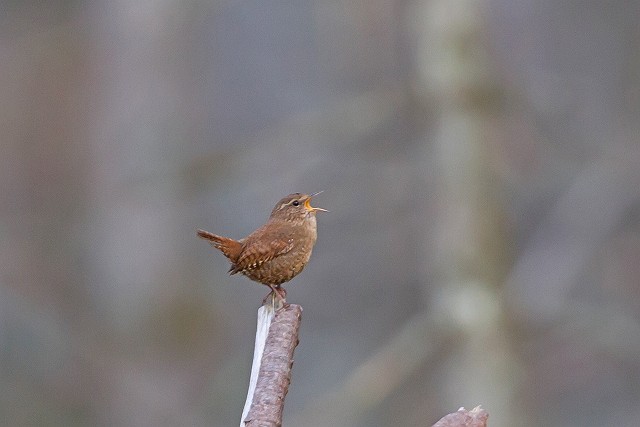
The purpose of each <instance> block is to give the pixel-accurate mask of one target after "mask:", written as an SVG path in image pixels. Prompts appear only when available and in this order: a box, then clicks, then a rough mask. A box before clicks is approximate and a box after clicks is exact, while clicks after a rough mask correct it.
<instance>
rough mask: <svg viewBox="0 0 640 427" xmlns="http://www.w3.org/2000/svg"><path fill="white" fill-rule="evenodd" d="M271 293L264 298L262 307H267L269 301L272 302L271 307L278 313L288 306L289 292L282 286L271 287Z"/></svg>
mask: <svg viewBox="0 0 640 427" xmlns="http://www.w3.org/2000/svg"><path fill="white" fill-rule="evenodd" d="M269 287H270V288H271V292H269V294H268V295H267V296H266V297H264V299H263V300H262V305H266V304H267V302H268V301H269V300H271V301H270V302H271V306H272V307H273V311H278V310H280V309H281V308H282V307H284V306H285V305H287V291H286V290H285V289H284V288H281V287H280V286H271V285H269Z"/></svg>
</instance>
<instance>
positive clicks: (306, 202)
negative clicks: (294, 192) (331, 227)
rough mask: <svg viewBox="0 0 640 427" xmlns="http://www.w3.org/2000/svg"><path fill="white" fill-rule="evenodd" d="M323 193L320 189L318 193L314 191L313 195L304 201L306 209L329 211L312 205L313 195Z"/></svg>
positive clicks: (310, 210)
mask: <svg viewBox="0 0 640 427" xmlns="http://www.w3.org/2000/svg"><path fill="white" fill-rule="evenodd" d="M320 193H322V191H318V192H317V193H313V194H312V195H310V196H309V198H308V199H307V200H305V201H304V207H305V209H307V210H308V211H309V212H316V211H320V212H329V211H328V210H326V209H322V208H314V207H313V206H311V198H312V197H313V196H317V195H318V194H320Z"/></svg>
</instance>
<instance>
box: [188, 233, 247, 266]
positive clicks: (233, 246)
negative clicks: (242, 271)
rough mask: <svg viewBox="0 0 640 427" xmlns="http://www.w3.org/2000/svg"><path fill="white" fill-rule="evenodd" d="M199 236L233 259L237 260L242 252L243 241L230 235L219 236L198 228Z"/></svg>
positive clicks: (232, 260) (233, 260)
mask: <svg viewBox="0 0 640 427" xmlns="http://www.w3.org/2000/svg"><path fill="white" fill-rule="evenodd" d="M198 237H200V238H202V239H205V240H207V241H208V242H209V243H211V245H212V246H213V247H214V248H216V249H220V251H221V252H222V253H223V254H224V256H226V257H227V258H229V260H231V262H236V260H237V259H238V257H239V256H240V252H242V243H240V242H238V241H237V240H233V239H230V238H228V237H223V236H218V235H216V234H213V233H209V232H208V231H205V230H198Z"/></svg>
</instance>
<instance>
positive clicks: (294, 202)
mask: <svg viewBox="0 0 640 427" xmlns="http://www.w3.org/2000/svg"><path fill="white" fill-rule="evenodd" d="M291 204H292V205H293V206H300V202H299V201H297V200H294V201H293V202H291Z"/></svg>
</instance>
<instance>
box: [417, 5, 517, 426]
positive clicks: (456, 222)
mask: <svg viewBox="0 0 640 427" xmlns="http://www.w3.org/2000/svg"><path fill="white" fill-rule="evenodd" d="M484 7H485V4H484V2H482V1H478V0H454V1H449V0H439V1H434V2H428V3H424V5H423V6H422V7H421V8H420V13H419V14H418V15H419V16H420V18H419V20H420V22H421V24H422V25H421V26H420V27H419V30H418V35H419V40H420V41H419V44H420V60H421V61H420V67H419V73H420V74H419V75H420V77H421V79H420V80H421V84H420V85H418V88H419V90H420V91H422V92H423V93H422V94H421V95H422V97H423V100H424V102H425V103H426V104H430V105H434V106H437V109H438V110H437V114H438V118H437V128H436V129H435V136H431V135H430V136H425V144H427V141H428V146H429V151H428V156H425V163H427V164H434V165H435V168H436V170H437V175H436V176H435V178H436V181H437V185H438V206H437V208H436V209H437V210H436V212H435V214H436V215H435V216H436V222H435V229H434V232H433V234H432V235H430V236H425V240H430V241H429V245H431V246H433V247H434V248H436V251H435V252H434V253H435V254H436V255H435V260H434V264H433V265H434V268H433V271H430V272H427V273H428V274H429V276H431V277H435V278H436V283H435V288H436V290H437V292H436V293H435V295H434V301H432V304H433V305H434V308H436V311H438V312H440V313H441V316H440V317H441V321H442V323H447V324H449V325H456V326H457V327H459V328H460V330H461V332H462V333H463V336H464V339H460V340H457V341H456V346H455V347H454V348H453V349H452V353H451V354H450V355H449V357H450V358H452V359H455V360H457V363H455V364H450V366H449V367H444V368H443V369H444V372H443V379H444V380H445V381H446V382H447V383H448V384H449V385H447V386H446V387H444V388H446V389H451V390H455V393H454V395H452V396H442V397H441V398H444V399H443V401H442V403H444V404H445V405H446V406H450V405H455V404H459V403H461V402H469V401H471V402H475V401H477V400H478V399H482V401H481V403H482V404H483V405H484V406H487V407H488V408H490V409H491V412H492V414H493V417H494V422H496V423H497V424H499V425H515V424H518V425H523V422H522V420H519V421H515V420H516V418H514V416H515V411H514V409H515V408H514V407H513V405H511V404H510V402H512V401H513V396H512V393H513V392H514V390H515V387H516V381H515V379H516V375H515V372H516V366H515V357H514V355H513V352H512V351H511V345H510V343H509V341H508V339H509V335H508V334H506V333H505V331H506V327H505V324H504V318H505V313H504V312H503V311H502V310H503V308H502V304H501V296H500V287H501V285H502V283H503V282H504V278H505V275H506V271H507V269H508V267H509V263H510V259H509V253H508V251H507V250H506V248H507V247H508V245H509V243H508V241H509V237H508V235H507V233H506V230H505V227H504V224H505V223H506V221H505V220H504V218H505V216H506V215H505V213H504V208H503V206H502V203H501V199H502V198H501V194H500V188H501V185H500V184H501V182H500V181H499V179H498V178H499V177H498V174H497V171H496V167H495V166H496V165H497V164H499V163H500V162H499V156H500V153H499V152H498V151H497V150H495V149H494V148H495V147H496V145H497V144H494V143H493V141H492V139H494V138H495V135H496V129H495V128H496V126H499V125H500V123H501V121H500V118H501V117H502V116H503V115H504V111H502V108H503V107H502V105H503V104H504V102H503V99H502V98H503V90H502V87H501V86H500V84H499V82H498V81H496V79H495V73H494V70H492V69H491V67H490V66H489V64H491V61H490V55H489V53H488V49H487V43H486V39H487V37H486V23H485V22H484V20H483V15H484V13H483V12H484V11H485V10H484ZM425 179H428V177H425ZM429 221H433V219H432V218H430V219H429ZM430 285H431V286H433V284H430ZM452 367H455V369H452ZM471 378H473V381H469V379H471ZM458 384H464V387H460V386H457V385H458ZM487 390H491V393H487Z"/></svg>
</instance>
